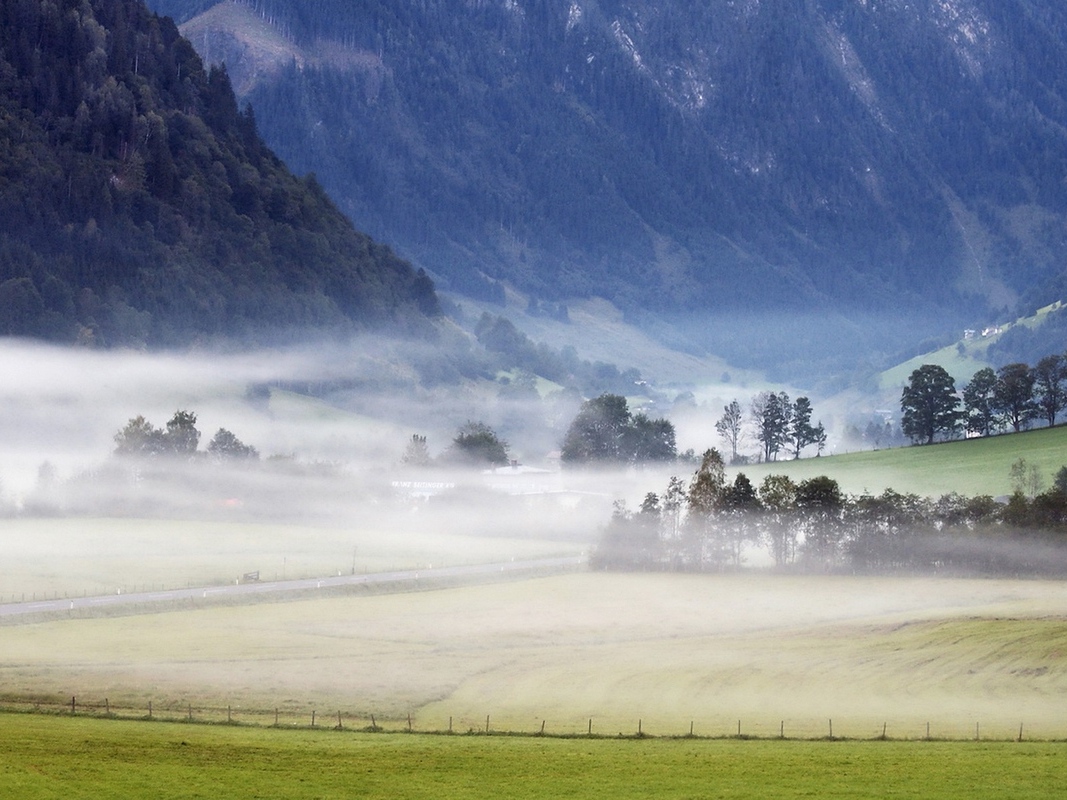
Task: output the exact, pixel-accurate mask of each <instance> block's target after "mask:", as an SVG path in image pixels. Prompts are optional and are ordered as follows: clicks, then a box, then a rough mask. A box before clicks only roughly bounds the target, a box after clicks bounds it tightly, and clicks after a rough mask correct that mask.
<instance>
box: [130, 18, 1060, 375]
mask: <svg viewBox="0 0 1067 800" xmlns="http://www.w3.org/2000/svg"><path fill="white" fill-rule="evenodd" d="M150 2H152V3H153V5H154V7H155V8H157V9H159V10H160V11H161V12H163V13H168V14H173V15H174V16H175V17H176V18H177V19H178V20H179V21H182V22H183V23H185V26H186V27H185V28H184V30H187V31H188V32H189V35H190V37H191V38H192V41H193V43H194V45H195V46H196V47H198V48H200V49H201V52H205V53H209V54H210V56H211V58H220V59H224V60H226V62H227V64H228V65H229V67H230V69H231V72H232V73H233V74H235V75H237V74H239V75H240V76H241V78H240V85H241V86H242V88H243V89H244V91H245V94H244V96H245V97H247V98H248V99H249V100H251V101H252V103H253V106H254V108H255V109H256V113H257V115H258V120H259V123H260V125H261V127H262V129H263V131H264V136H265V138H266V139H267V140H268V141H269V142H270V143H271V144H272V146H273V147H275V148H276V149H277V151H278V152H279V153H280V154H281V155H282V157H283V158H285V159H286V161H287V162H288V163H290V164H291V165H292V167H293V168H294V169H296V170H298V171H304V170H315V171H316V172H317V174H319V175H320V176H321V179H322V181H323V184H324V186H325V187H326V188H327V190H328V191H329V192H330V193H331V195H332V196H333V197H335V198H336V199H337V202H338V203H339V204H340V206H341V208H342V209H343V210H344V211H345V212H346V213H347V214H348V215H349V216H350V217H351V218H352V219H354V220H355V221H356V222H357V224H358V225H359V226H361V227H364V228H365V229H366V230H368V231H370V232H371V233H372V234H373V235H375V236H378V237H380V238H382V239H383V240H385V241H388V242H390V243H391V244H392V245H394V246H395V247H396V248H397V249H398V251H399V252H401V253H402V254H404V255H405V256H408V257H410V258H412V259H413V260H414V262H415V263H416V264H418V265H421V266H424V267H426V268H427V269H429V270H432V272H433V274H434V275H435V276H438V277H439V278H440V279H441V281H442V282H443V284H444V285H445V286H448V287H450V288H453V289H458V290H460V291H464V292H467V293H470V294H480V295H482V296H491V295H492V294H493V293H494V292H498V291H499V287H496V286H494V284H493V281H495V280H506V281H509V282H511V283H513V284H514V285H516V286H518V287H519V288H521V289H524V290H526V291H529V292H531V293H533V294H534V295H535V296H538V297H542V298H546V299H565V298H567V297H569V296H575V295H589V294H597V295H602V296H605V297H608V298H610V299H612V300H613V301H615V302H616V303H618V304H619V305H621V306H622V307H623V308H625V309H627V310H628V311H630V312H633V313H637V312H638V311H639V310H640V309H653V310H656V311H658V312H662V313H664V314H678V313H688V314H694V315H695V316H696V317H697V318H698V319H699V321H700V325H699V330H701V331H704V332H705V333H707V335H708V337H709V340H714V341H718V342H719V343H720V344H724V343H725V344H726V345H729V346H730V347H734V348H735V349H736V348H743V347H745V346H758V342H757V344H753V339H755V340H760V339H761V337H763V336H766V337H767V340H768V342H769V341H770V340H772V339H773V337H774V332H775V331H776V330H778V329H783V328H784V327H785V325H784V319H785V315H786V314H787V313H789V314H792V313H801V314H810V315H811V317H809V318H810V319H813V320H815V322H814V323H813V324H815V325H816V326H817V327H819V326H823V327H824V326H826V325H828V324H829V323H830V322H831V321H832V320H833V319H835V318H845V319H848V320H851V321H852V323H853V325H852V327H851V328H848V327H847V326H845V327H841V326H839V327H838V328H837V329H836V331H837V333H838V334H841V333H842V332H844V333H847V334H848V336H847V337H839V338H847V339H848V343H850V344H852V345H854V346H856V347H857V348H865V347H870V346H872V343H877V342H879V341H882V340H884V339H886V338H887V337H888V338H890V339H894V338H895V339H896V340H901V339H907V338H908V337H909V336H911V337H914V336H916V335H920V334H922V332H924V331H927V332H929V331H933V330H938V329H939V328H942V326H956V325H957V324H961V323H963V322H967V323H969V324H973V323H974V320H975V318H976V317H981V316H982V315H983V314H985V313H987V312H988V311H989V310H990V309H1002V308H1006V307H1009V306H1011V305H1012V304H1013V303H1014V302H1015V301H1016V300H1017V298H1018V297H1019V296H1020V295H1022V294H1026V293H1032V294H1033V296H1034V299H1035V303H1036V305H1041V304H1044V303H1047V302H1050V301H1051V300H1053V299H1056V298H1051V297H1045V296H1044V295H1045V294H1047V292H1046V291H1045V290H1044V289H1042V288H1041V287H1044V286H1046V285H1047V282H1049V281H1051V280H1053V279H1054V278H1055V277H1056V276H1057V275H1059V274H1060V273H1061V272H1062V270H1063V266H1064V263H1065V261H1067V259H1065V256H1067V229H1065V225H1064V213H1065V212H1067V180H1065V178H1067V175H1065V172H1064V164H1065V163H1067V6H1065V5H1064V4H1063V3H1061V2H1059V0H908V2H904V0H865V2H855V1H854V0H805V2H801V1H800V0H743V1H742V0H710V1H709V2H706V3H699V4H695V5H694V4H691V3H683V2H681V0H660V1H658V2H655V3H653V2H648V1H647V0H588V1H583V0H478V1H477V2H475V1H474V0H470V1H469V2H463V3H456V2H445V0H422V2H419V3H397V2H387V1H386V0H367V2H359V3H350V2H344V1H343V0H321V1H320V2H314V3H312V2H307V1H305V0H249V2H240V3H233V2H229V1H228V2H227V3H225V4H222V5H221V6H220V5H219V4H217V3H216V2H214V0H150ZM205 12H206V13H205ZM198 15H199V16H198ZM253 20H254V25H253V22H252V21H253ZM753 315H755V319H756V322H757V324H756V325H755V326H749V327H748V328H747V329H745V332H744V333H743V334H739V335H737V336H733V337H731V336H730V335H729V333H728V331H729V330H731V329H732V326H733V325H734V324H736V323H737V322H738V320H739V319H741V320H744V319H750V320H751V319H753ZM694 330H696V329H694ZM760 331H762V332H763V333H760ZM753 332H755V333H753ZM823 333H824V334H825V333H826V331H825V328H824V331H823ZM812 335H813V336H815V337H816V338H817V334H815V333H813V334H812ZM716 337H717V338H716ZM786 340H788V341H786ZM778 343H779V344H783V345H787V344H795V345H796V346H798V347H801V348H803V347H806V343H805V341H804V338H803V337H802V336H800V337H798V336H797V335H796V333H795V329H794V333H792V334H790V335H789V336H788V337H782V338H781V339H780V340H779V342H778ZM728 355H735V354H733V353H728Z"/></svg>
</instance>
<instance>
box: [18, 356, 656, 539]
mask: <svg viewBox="0 0 1067 800" xmlns="http://www.w3.org/2000/svg"><path fill="white" fill-rule="evenodd" d="M433 355H434V354H433V351H432V349H428V346H427V345H425V344H420V343H411V342H400V341H397V340H386V339H372V338H363V339H359V340H355V341H352V342H351V343H349V344H347V345H342V344H339V343H336V342H332V343H315V344H308V345H306V346H303V347H291V348H288V349H278V350H269V351H268V350H263V351H255V352H252V351H244V352H222V351H195V350H194V351H190V352H186V353H180V354H179V353H146V352H130V351H115V350H112V351H96V350H74V349H63V348H57V347H51V346H45V345H41V344H35V343H28V342H23V341H15V340H6V341H3V342H0V369H2V370H3V374H4V375H6V376H8V377H7V380H6V381H5V382H4V384H3V387H2V389H0V441H3V442H4V447H3V451H2V453H0V481H2V484H0V503H2V506H3V509H4V511H5V513H6V514H8V515H10V514H19V515H22V516H25V517H46V518H47V517H68V518H74V517H80V518H90V517H92V518H129V519H156V520H167V519H169V520H190V521H210V522H234V523H257V524H260V523H269V524H272V525H287V526H293V527H299V526H319V527H329V528H334V529H336V528H346V529H352V530H360V531H374V532H376V535H378V536H381V537H386V538H387V537H389V536H391V535H394V536H395V535H399V534H401V533H403V534H406V535H408V536H421V535H438V536H440V537H441V538H442V540H444V538H445V537H446V536H447V535H453V534H459V535H461V536H462V537H466V541H469V540H470V539H471V538H472V537H499V538H502V539H512V540H516V541H518V540H522V539H527V540H539V541H544V542H552V541H556V542H560V543H566V547H567V551H568V552H573V548H574V547H575V546H578V547H582V548H585V547H588V546H591V545H592V544H593V543H594V542H595V541H596V538H597V536H598V531H599V530H600V529H601V528H602V527H603V525H604V523H605V522H606V521H607V520H608V519H609V517H610V513H611V512H610V509H611V504H612V501H613V500H614V499H616V498H617V497H620V496H624V495H626V493H627V492H629V493H630V494H636V493H637V492H639V491H641V490H642V487H643V486H644V485H645V484H646V483H647V482H650V481H651V482H654V483H656V484H658V483H662V482H663V481H664V480H665V479H666V476H665V475H660V474H656V473H651V474H650V473H649V472H643V471H642V472H634V471H633V470H623V471H619V472H615V473H610V474H609V473H590V472H575V471H561V470H560V469H559V461H558V450H559V446H560V441H561V439H562V437H563V432H564V431H565V430H566V426H567V425H568V424H569V422H570V420H571V418H572V417H573V414H574V412H575V410H576V409H577V408H578V406H579V404H580V401H581V398H579V397H578V396H576V395H574V394H573V393H568V392H564V391H559V390H555V391H549V392H539V391H538V390H537V388H536V387H532V386H529V385H523V386H515V385H511V384H509V383H507V382H494V381H492V380H488V381H486V380H482V381H474V380H468V381H451V382H444V381H442V382H439V383H436V384H435V383H434V382H433V381H432V380H427V379H426V368H425V366H424V364H425V363H428V362H430V361H432V359H433ZM179 411H185V412H190V413H191V414H194V415H195V429H196V432H198V433H199V441H198V442H194V446H193V448H192V449H193V450H194V451H195V452H183V453H181V454H177V455H176V454H174V453H170V454H166V455H158V454H156V455H153V454H149V455H145V456H138V457H134V456H129V455H122V454H119V453H116V450H117V444H118V442H117V440H116V436H117V435H118V434H119V433H120V431H123V430H124V429H125V428H126V426H128V425H129V424H130V423H131V420H135V419H136V418H138V417H143V420H142V421H141V422H142V426H143V428H144V429H145V430H147V431H149V432H151V431H153V430H154V431H156V432H157V433H159V434H163V433H164V432H165V429H166V426H167V425H168V423H169V422H170V421H172V420H173V419H174V418H175V415H176V412H179ZM470 421H478V422H484V423H486V424H487V425H489V426H491V427H492V428H493V429H494V430H495V431H497V432H498V433H499V434H500V437H501V438H502V439H503V440H505V442H506V444H507V445H508V447H509V455H510V456H511V458H512V459H513V460H512V461H511V463H510V464H508V465H504V466H500V467H498V468H496V469H493V470H490V469H487V468H486V466H487V465H482V466H478V465H471V464H467V465H463V464H456V463H453V462H451V461H450V460H449V459H448V455H449V447H450V445H451V444H452V440H453V437H455V435H456V432H457V430H458V429H460V428H461V426H463V425H465V424H466V423H468V422H470ZM220 429H224V430H225V431H228V432H230V433H232V435H233V437H234V439H235V440H236V441H237V442H239V443H241V444H242V445H243V446H245V447H249V448H254V449H255V451H256V454H257V455H258V457H256V458H232V457H227V456H226V454H225V453H220V452H217V451H214V452H213V451H211V450H210V448H211V447H212V444H210V443H212V442H213V439H214V438H215V437H216V435H217V432H218V431H219V430H220ZM413 436H418V437H420V438H421V437H425V449H426V455H427V456H428V457H427V458H425V459H423V460H422V461H413V460H411V459H410V458H409V456H410V454H409V453H407V450H408V449H409V448H410V446H411V442H412V439H413ZM664 469H667V467H664ZM180 546H181V543H180V542H174V541H169V542H167V551H169V550H170V548H177V547H180ZM331 546H332V545H331ZM161 547H162V543H161ZM334 549H336V548H334ZM160 552H163V550H162V549H161V550H160ZM516 555H522V553H521V552H517V553H516Z"/></svg>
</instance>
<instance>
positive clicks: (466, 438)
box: [400, 420, 511, 467]
mask: <svg viewBox="0 0 1067 800" xmlns="http://www.w3.org/2000/svg"><path fill="white" fill-rule="evenodd" d="M400 460H401V462H402V463H404V464H405V465H407V466H409V467H428V466H430V465H431V464H434V463H439V464H443V465H445V466H460V467H463V466H466V467H500V466H504V465H505V464H509V463H510V462H511V455H510V453H509V452H508V443H507V442H506V441H505V440H504V439H501V438H500V436H499V435H498V434H497V432H496V431H495V430H493V429H492V428H491V427H490V426H489V425H486V424H485V423H484V422H472V421H469V420H468V421H467V422H466V423H464V424H463V425H462V426H460V428H459V430H457V431H456V435H455V436H454V437H453V438H452V442H451V443H450V444H449V446H448V448H447V449H446V450H445V451H444V452H443V453H442V454H441V455H440V456H439V457H438V458H437V459H436V460H435V459H434V458H433V457H432V456H431V455H430V447H429V445H428V444H427V441H426V437H425V436H423V435H421V434H418V433H414V434H412V435H411V439H409V440H408V443H407V447H406V448H405V449H404V455H403V456H402V457H401V459H400Z"/></svg>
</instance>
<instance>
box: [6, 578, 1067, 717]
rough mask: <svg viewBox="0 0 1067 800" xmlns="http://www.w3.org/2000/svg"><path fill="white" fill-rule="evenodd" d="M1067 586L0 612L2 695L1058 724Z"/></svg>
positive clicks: (691, 590) (745, 581)
mask: <svg viewBox="0 0 1067 800" xmlns="http://www.w3.org/2000/svg"><path fill="white" fill-rule="evenodd" d="M1065 616H1067V587H1065V586H1064V585H1063V584H1060V583H1055V582H1044V581H1022V582H1017V581H1001V580H980V581H973V580H932V579H853V578H810V577H809V578H787V577H781V576H778V577H775V576H761V577H757V576H752V577H745V576H733V577H723V576H718V577H716V576H668V575H653V576H635V575H603V574H581V575H572V576H561V577H557V578H545V579H537V580H529V581H522V582H515V583H506V584H499V585H491V586H475V587H468V588H453V589H446V590H439V591H426V592H415V593H406V594H398V595H388V596H373V597H350V598H334V599H326V600H321V601H316V600H312V601H305V602H295V603H287V604H271V605H266V606H247V607H239V608H206V609H202V610H195V611H178V612H172V613H167V614H162V615H148V616H135V617H123V618H117V619H96V620H67V621H54V622H48V623H42V624H35V625H27V626H14V627H6V628H5V629H4V642H5V646H4V649H3V653H2V655H0V684H2V685H3V686H4V687H5V694H7V695H8V696H11V695H12V694H16V695H26V694H32V695H34V696H38V697H42V696H54V697H57V698H60V702H62V698H64V697H66V698H67V699H68V700H69V696H70V695H72V694H77V695H78V696H79V697H80V698H82V700H83V701H85V702H91V698H92V697H105V696H106V697H109V698H110V701H111V702H112V703H113V704H116V705H117V704H119V703H132V704H134V705H137V704H140V705H141V706H144V705H145V704H146V703H147V702H148V701H149V700H154V701H155V703H156V707H157V708H162V707H164V705H165V704H167V703H169V704H171V705H173V706H177V707H180V708H184V704H185V703H187V702H189V703H192V704H194V705H198V706H199V705H205V704H206V705H214V706H216V707H219V706H221V707H226V706H227V705H230V704H232V706H233V707H234V708H235V709H238V710H239V711H238V713H244V712H242V711H240V710H241V709H246V710H247V712H248V713H251V710H253V709H260V710H266V709H273V708H278V707H280V708H282V709H283V710H284V711H286V712H287V713H289V712H293V713H296V714H298V715H301V716H306V715H308V714H310V711H311V710H312V709H319V711H320V714H321V713H325V712H324V710H325V709H328V710H329V712H330V713H334V712H335V711H336V710H338V709H343V710H344V712H345V714H346V715H348V714H356V715H360V716H361V717H362V718H363V719H368V720H369V718H370V715H372V714H374V715H376V717H377V719H378V720H379V721H380V722H382V721H386V720H389V719H392V720H404V719H406V715H407V714H409V713H411V714H412V715H413V719H414V724H416V725H418V726H419V727H420V728H422V729H444V728H446V727H447V725H448V722H449V720H450V718H451V719H452V720H453V724H454V725H455V726H456V727H457V728H459V729H462V730H466V729H467V728H468V727H470V728H474V729H481V728H483V727H484V725H485V720H486V716H490V717H491V725H492V726H493V727H494V729H496V730H526V731H536V730H537V729H538V728H539V726H540V724H541V722H542V721H545V722H546V725H547V727H548V729H549V730H551V731H555V732H576V733H579V732H585V731H586V730H587V729H588V726H589V724H590V720H592V725H593V728H594V731H595V732H599V733H606V734H612V735H613V734H615V733H618V732H625V733H633V732H635V731H636V728H637V725H638V720H639V719H640V720H642V723H641V724H642V725H643V730H644V731H645V732H647V733H656V734H683V733H687V732H688V729H689V725H690V723H691V722H692V723H694V726H695V732H696V733H699V734H703V735H731V734H736V732H737V725H738V721H739V720H740V722H741V725H742V731H743V732H744V733H747V734H749V735H764V736H773V735H777V734H778V732H779V730H780V728H781V726H782V725H784V726H785V731H786V734H787V735H794V736H796V735H806V736H819V735H824V734H826V732H827V728H826V726H827V723H828V721H829V720H833V725H834V733H835V735H838V736H846V735H851V736H863V737H867V736H875V735H877V734H878V733H879V732H880V730H881V726H882V725H883V724H886V725H887V726H888V732H889V734H890V735H892V736H894V737H914V738H920V737H922V736H925V734H926V728H925V725H926V723H927V722H929V723H931V726H932V730H931V735H933V736H958V737H969V736H972V735H974V732H975V726H976V724H977V725H980V726H981V731H982V735H983V736H985V737H986V738H990V737H994V736H997V737H1003V738H1008V737H1011V736H1013V735H1016V734H1017V732H1018V726H1019V724H1020V723H1025V725H1026V730H1027V732H1028V733H1029V734H1031V735H1034V736H1048V737H1062V736H1063V735H1065V730H1064V728H1063V725H1064V722H1063V720H1064V719H1065V718H1067V700H1065V697H1067V691H1065V690H1067V655H1065V654H1067V621H1065Z"/></svg>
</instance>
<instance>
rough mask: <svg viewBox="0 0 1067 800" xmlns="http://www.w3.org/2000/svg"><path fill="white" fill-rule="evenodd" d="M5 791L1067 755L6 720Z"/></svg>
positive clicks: (814, 786)
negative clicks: (284, 730) (443, 735)
mask: <svg viewBox="0 0 1067 800" xmlns="http://www.w3.org/2000/svg"><path fill="white" fill-rule="evenodd" d="M0 741H3V742H4V743H5V745H4V752H3V757H2V759H0V794H2V795H4V796H6V797H18V798H20V800H38V798H59V797H62V798H64V800H79V798H98V797H108V798H113V800H122V799H123V798H142V797H155V798H173V797H183V798H189V797H227V798H232V799H233V800H241V798H253V797H274V798H320V797H364V798H378V797H381V798H385V797H388V798H440V797H464V798H483V797H484V798H490V797H492V798H498V797H516V798H520V797H521V798H558V797H569V798H575V800H580V799H581V798H586V797H588V798H594V797H595V798H602V797H614V798H646V797H650V796H660V797H663V796H669V797H693V798H697V797H701V798H704V797H717V798H762V797H777V798H801V797H815V796H818V797H849V798H864V797H870V798H881V797H887V796H890V795H891V796H892V797H897V798H924V800H938V798H944V799H945V800H948V799H949V798H972V797H977V796H982V795H985V794H987V793H988V792H989V791H990V790H991V788H992V787H1005V788H1006V787H1009V786H1010V787H1011V796H1012V797H1013V798H1016V800H1028V798H1039V797H1040V798H1045V797H1053V796H1055V795H1056V794H1057V793H1058V792H1059V791H1060V790H1061V789H1062V775H1063V745H1062V744H1045V743H1027V742H1023V743H1006V742H1001V743H984V744H949V743H944V742H923V743H918V742H911V743H901V742H835V743H833V744H829V743H823V742H784V743H779V742H743V741H712V742H708V741H662V740H656V741H639V742H616V741H605V740H581V739H571V740H556V739H534V738H528V739H515V738H505V737H488V738H486V737H477V738H473V737H410V736H398V735H385V736H381V735H366V734H363V735H343V734H342V735H338V734H334V733H331V732H328V731H321V732H307V731H304V732H280V731H267V730H247V729H237V728H224V727H214V728H208V727H201V726H195V727H194V726H181V725H165V724H158V723H157V724H151V723H133V722H105V721H99V720H97V721H90V720H82V719H69V718H68V719H63V718H45V717H32V716H13V715H0Z"/></svg>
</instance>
